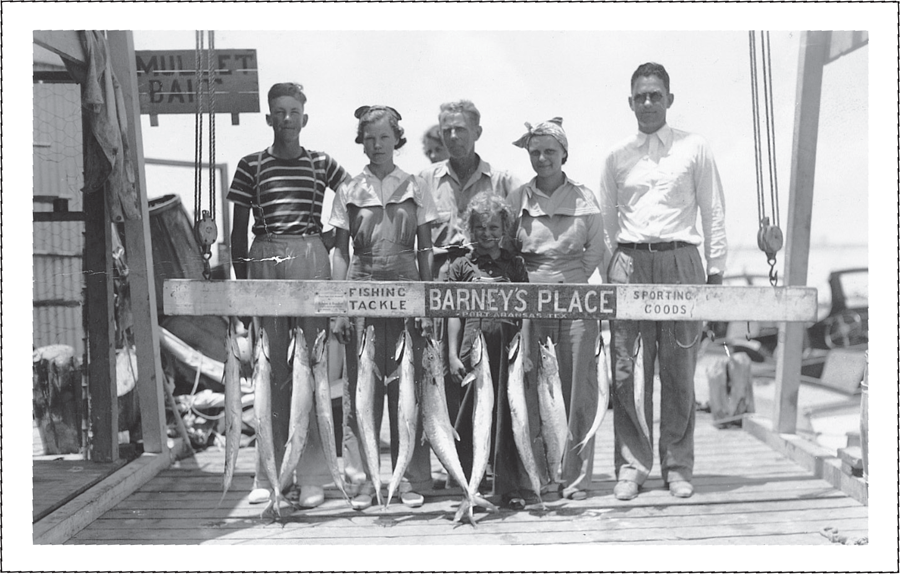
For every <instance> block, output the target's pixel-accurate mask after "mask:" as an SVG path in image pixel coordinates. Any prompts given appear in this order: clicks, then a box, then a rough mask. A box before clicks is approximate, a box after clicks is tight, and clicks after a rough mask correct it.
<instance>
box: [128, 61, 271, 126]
mask: <svg viewBox="0 0 900 574" xmlns="http://www.w3.org/2000/svg"><path fill="white" fill-rule="evenodd" d="M214 54H215V62H214V64H215V70H216V71H215V107H216V113H230V114H237V113H243V112H258V111H259V75H258V73H257V61H256V50H216V51H215V52H214ZM134 56H135V61H136V65H137V77H138V92H139V93H140V104H141V113H142V114H151V115H157V114H193V113H196V111H197V104H196V102H195V95H196V91H197V87H196V82H197V76H196V53H195V51H194V50H139V51H135V53H134ZM201 56H202V57H201V60H200V69H201V80H200V81H201V82H202V84H203V85H201V86H200V89H201V91H203V92H204V93H205V91H206V85H207V83H208V82H209V66H208V63H207V52H205V51H204V52H203V53H202V54H201ZM201 101H202V104H203V109H202V111H203V112H208V111H209V110H208V106H207V98H206V97H202V98H201Z"/></svg>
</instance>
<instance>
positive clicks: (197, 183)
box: [194, 30, 203, 225]
mask: <svg viewBox="0 0 900 574" xmlns="http://www.w3.org/2000/svg"><path fill="white" fill-rule="evenodd" d="M194 41H195V50H194V103H195V104H196V110H195V112H194V225H196V224H197V223H199V221H200V195H201V188H202V187H203V186H202V183H201V179H200V173H201V171H202V168H201V164H202V163H203V106H202V104H201V101H200V100H201V97H202V92H201V90H200V85H201V84H202V83H203V73H202V72H201V70H200V68H201V65H202V63H201V54H202V51H203V33H202V32H200V31H199V30H197V31H196V32H194Z"/></svg>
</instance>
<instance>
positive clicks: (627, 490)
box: [613, 479, 638, 500]
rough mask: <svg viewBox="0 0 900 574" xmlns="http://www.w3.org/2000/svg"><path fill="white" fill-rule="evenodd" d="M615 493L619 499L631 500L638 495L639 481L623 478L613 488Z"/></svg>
mask: <svg viewBox="0 0 900 574" xmlns="http://www.w3.org/2000/svg"><path fill="white" fill-rule="evenodd" d="M613 494H614V495H615V497H616V498H618V499H619V500H631V499H633V498H635V497H636V496H637V495H638V483H636V482H635V481H633V480H627V479H622V480H620V481H619V482H617V483H616V486H615V487H614V488H613Z"/></svg>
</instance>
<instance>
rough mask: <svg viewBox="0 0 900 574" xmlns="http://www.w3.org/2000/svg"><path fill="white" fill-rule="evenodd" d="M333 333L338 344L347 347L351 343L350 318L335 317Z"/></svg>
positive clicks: (332, 326) (332, 327)
mask: <svg viewBox="0 0 900 574" xmlns="http://www.w3.org/2000/svg"><path fill="white" fill-rule="evenodd" d="M331 332H332V334H334V337H335V339H337V342H338V343H341V344H342V345H346V344H347V343H349V342H350V318H349V317H335V318H334V319H333V322H332V325H331Z"/></svg>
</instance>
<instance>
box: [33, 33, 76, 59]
mask: <svg viewBox="0 0 900 574" xmlns="http://www.w3.org/2000/svg"><path fill="white" fill-rule="evenodd" d="M32 38H33V41H34V43H35V44H37V45H38V46H40V47H42V48H46V49H48V50H50V51H51V52H53V53H54V54H57V55H58V56H59V57H61V58H65V59H66V60H69V61H70V62H75V63H76V64H81V65H82V66H83V65H84V64H85V62H86V56H85V54H84V48H83V47H82V46H81V39H80V38H79V37H78V31H76V30H34V31H33V32H32Z"/></svg>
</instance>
